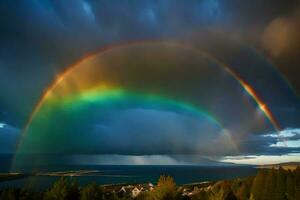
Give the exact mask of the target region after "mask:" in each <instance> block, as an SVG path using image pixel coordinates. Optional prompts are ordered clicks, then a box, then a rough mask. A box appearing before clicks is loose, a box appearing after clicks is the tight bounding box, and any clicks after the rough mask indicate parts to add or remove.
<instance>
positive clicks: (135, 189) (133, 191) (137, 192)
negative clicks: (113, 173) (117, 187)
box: [131, 187, 141, 198]
mask: <svg viewBox="0 0 300 200" xmlns="http://www.w3.org/2000/svg"><path fill="white" fill-rule="evenodd" d="M131 193H132V195H131V196H132V197H133V198H135V197H137V196H138V195H139V194H140V193H141V190H139V189H138V188H137V187H135V188H134V189H133V190H132V191H131Z"/></svg>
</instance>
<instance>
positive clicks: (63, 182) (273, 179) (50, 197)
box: [0, 167, 300, 200]
mask: <svg viewBox="0 0 300 200" xmlns="http://www.w3.org/2000/svg"><path fill="white" fill-rule="evenodd" d="M0 199H3V200H19V199H20V200H131V199H135V200H249V199H250V200H269V199H270V200H299V199H300V168H299V167H298V168H297V169H296V170H294V171H287V170H284V169H281V168H280V169H278V170H276V169H260V170H259V171H258V173H257V174H256V176H255V177H248V178H243V179H234V180H227V181H219V182H217V183H214V184H212V185H209V186H205V187H202V186H200V185H194V186H180V187H178V186H176V184H175V181H174V180H173V178H172V177H168V176H161V177H160V178H159V180H158V183H157V185H156V186H154V188H153V189H152V190H147V191H143V192H141V193H139V195H137V197H135V198H133V197H132V195H131V193H127V194H126V193H122V194H121V193H118V192H115V191H113V192H112V191H107V190H105V187H102V186H99V185H97V184H95V183H91V184H89V185H86V186H84V187H79V186H78V185H77V183H76V181H74V180H72V179H66V178H61V179H60V180H58V181H57V182H55V183H54V184H53V185H52V186H51V187H50V188H49V189H47V190H46V191H39V192H37V191H32V190H29V189H14V188H11V189H4V190H2V191H0Z"/></svg>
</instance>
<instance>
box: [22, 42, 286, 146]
mask: <svg viewBox="0 0 300 200" xmlns="http://www.w3.org/2000/svg"><path fill="white" fill-rule="evenodd" d="M153 43H154V44H155V43H157V44H163V45H166V46H169V47H179V48H184V49H189V50H192V51H194V52H196V53H198V54H200V55H202V56H205V57H207V58H209V59H211V60H213V61H214V62H215V63H217V64H218V65H219V66H221V67H222V68H223V69H224V70H225V71H226V72H227V73H228V74H229V75H231V76H232V77H233V78H234V79H235V80H236V81H237V82H238V83H239V84H240V85H241V87H242V88H243V89H244V90H245V91H246V92H247V93H248V95H249V96H250V97H251V98H252V99H253V100H254V101H255V102H256V104H257V105H258V108H259V109H260V110H261V111H262V112H263V113H264V115H265V116H266V118H267V119H268V120H269V121H270V123H271V124H272V125H273V127H274V128H275V129H276V130H280V129H281V127H280V124H279V123H278V121H277V120H276V118H275V117H274V115H273V114H272V112H271V110H270V109H269V108H268V106H267V105H266V104H265V103H264V102H263V101H262V99H261V98H260V97H259V96H258V95H257V93H256V92H255V90H254V89H253V88H252V87H251V86H250V85H249V84H247V83H246V81H244V80H242V78H241V77H240V76H238V75H237V74H236V73H235V72H234V71H233V70H231V68H230V67H229V66H227V65H226V64H224V63H222V62H221V61H219V60H217V59H216V58H214V57H212V56H211V55H209V54H208V53H206V52H203V51H201V50H199V49H196V48H194V47H191V46H189V45H187V44H184V43H178V42H174V41H160V40H156V41H153V40H149V41H134V42H129V43H124V44H119V45H112V46H108V47H105V48H102V49H100V50H99V51H96V52H95V53H92V54H88V55H87V56H85V57H83V58H82V59H81V60H79V61H78V62H76V63H75V64H73V65H71V66H69V67H68V68H66V70H65V71H64V72H62V73H61V74H60V75H59V76H58V77H57V78H56V80H55V81H54V82H53V83H52V84H51V85H50V86H49V87H48V88H46V89H45V91H44V92H43V94H42V96H41V98H40V99H39V101H38V103H37V104H36V106H35V107H34V109H33V111H32V113H31V114H30V116H29V118H28V121H27V123H26V125H25V127H24V129H23V131H22V136H21V140H22V138H24V136H25V135H26V132H27V131H28V128H29V127H30V124H31V122H32V121H33V119H34V118H35V116H36V115H37V113H38V112H39V111H40V109H41V107H42V106H43V104H44V103H45V101H46V100H47V99H49V98H50V96H51V95H52V93H53V91H54V90H55V89H56V88H57V87H58V86H59V85H60V84H61V83H62V82H63V81H64V80H65V78H66V77H68V75H69V74H70V73H71V72H73V71H74V70H75V69H77V67H79V66H80V65H81V64H82V63H84V62H85V61H87V60H89V59H91V58H93V57H94V56H96V55H99V54H103V53H106V52H109V51H111V50H113V49H116V48H123V47H130V46H134V45H137V44H153ZM21 140H20V141H21Z"/></svg>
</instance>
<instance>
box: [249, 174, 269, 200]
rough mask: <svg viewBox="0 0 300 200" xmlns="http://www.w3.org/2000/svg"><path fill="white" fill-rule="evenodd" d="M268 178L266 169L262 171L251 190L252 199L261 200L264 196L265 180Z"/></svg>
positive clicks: (256, 177) (257, 175)
mask: <svg viewBox="0 0 300 200" xmlns="http://www.w3.org/2000/svg"><path fill="white" fill-rule="evenodd" d="M266 176H267V170H266V169H260V170H259V171H258V172H257V174H256V176H255V178H254V181H253V183H252V188H251V199H254V200H257V199H261V198H262V195H263V188H264V186H265V179H266Z"/></svg>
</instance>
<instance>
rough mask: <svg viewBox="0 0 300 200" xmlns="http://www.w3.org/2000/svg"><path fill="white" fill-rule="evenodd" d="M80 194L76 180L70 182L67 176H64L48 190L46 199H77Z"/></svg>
mask: <svg viewBox="0 0 300 200" xmlns="http://www.w3.org/2000/svg"><path fill="white" fill-rule="evenodd" d="M79 195H80V194H79V190H78V186H77V184H76V182H75V181H71V182H69V181H68V180H67V179H66V178H65V177H62V178H61V179H59V180H58V181H57V182H55V183H54V184H53V186H52V187H51V188H50V189H49V190H47V191H46V193H45V195H44V200H77V199H79Z"/></svg>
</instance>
